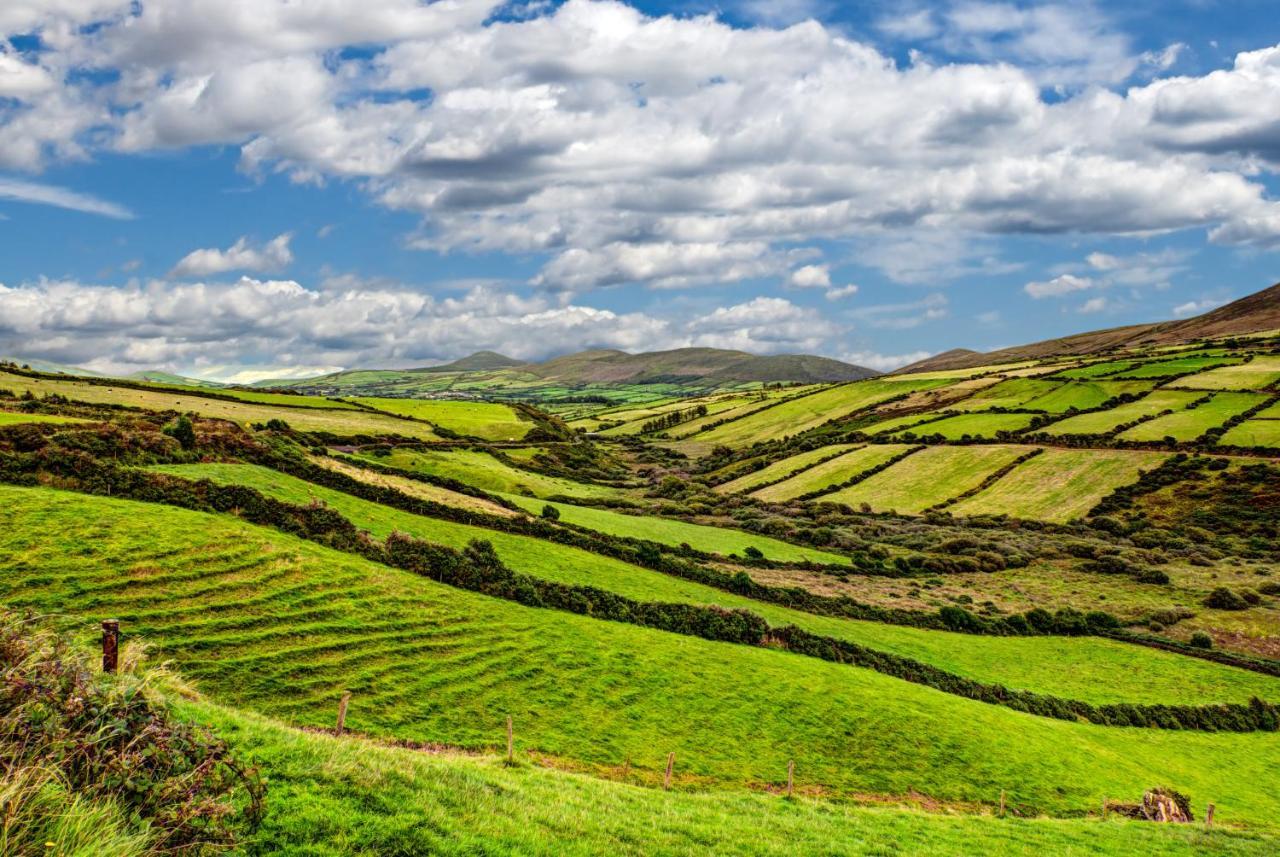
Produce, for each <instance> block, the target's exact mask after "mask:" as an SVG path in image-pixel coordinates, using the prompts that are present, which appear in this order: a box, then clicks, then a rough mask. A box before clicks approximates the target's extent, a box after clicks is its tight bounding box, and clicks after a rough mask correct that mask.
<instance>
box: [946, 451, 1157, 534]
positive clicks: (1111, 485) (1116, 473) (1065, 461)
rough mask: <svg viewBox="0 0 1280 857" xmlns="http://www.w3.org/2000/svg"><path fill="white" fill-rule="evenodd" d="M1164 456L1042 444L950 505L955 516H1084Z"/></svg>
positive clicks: (1052, 519) (1061, 520)
mask: <svg viewBox="0 0 1280 857" xmlns="http://www.w3.org/2000/svg"><path fill="white" fill-rule="evenodd" d="M1165 458H1167V456H1165V455H1164V454H1162V453H1153V452H1124V451H1120V450H1104V449H1046V450H1044V451H1043V452H1042V453H1040V454H1039V455H1037V456H1036V457H1035V458H1032V459H1030V460H1028V461H1024V462H1023V463H1022V464H1019V465H1018V466H1017V467H1015V468H1014V469H1013V470H1012V471H1011V472H1010V473H1008V474H1007V475H1005V476H1004V477H1002V478H1001V479H1000V480H999V481H997V482H996V483H995V484H994V485H991V486H989V487H988V488H986V489H984V490H982V491H980V492H979V493H977V494H975V495H974V496H972V497H970V498H968V499H966V500H962V501H960V502H959V503H957V504H956V505H954V506H952V507H951V509H950V511H951V512H952V514H955V515H1009V516H1011V517H1014V518H1027V519H1031V520H1037V521H1050V522H1052V523H1058V524H1062V523H1066V522H1067V521H1071V520H1074V519H1076V518H1082V517H1084V515H1085V514H1087V513H1088V511H1089V510H1090V509H1092V508H1093V507H1094V506H1096V505H1097V504H1098V502H1099V501H1100V500H1101V499H1102V498H1103V497H1105V496H1107V495H1108V494H1110V493H1111V492H1112V491H1114V490H1115V489H1117V488H1119V487H1120V486H1122V485H1128V484H1130V483H1132V482H1135V481H1137V479H1138V476H1139V475H1140V474H1141V472H1142V471H1143V470H1150V469H1153V468H1155V467H1156V466H1157V465H1159V464H1160V462H1161V461H1163V460H1164V459H1165Z"/></svg>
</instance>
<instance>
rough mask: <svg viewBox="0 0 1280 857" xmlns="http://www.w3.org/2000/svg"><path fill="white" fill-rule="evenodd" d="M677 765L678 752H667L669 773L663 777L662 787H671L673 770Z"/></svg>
mask: <svg viewBox="0 0 1280 857" xmlns="http://www.w3.org/2000/svg"><path fill="white" fill-rule="evenodd" d="M675 766H676V754H675V753H668V754H667V775H666V776H665V777H663V778H662V787H663V788H664V789H669V788H671V771H672V769H674V768H675Z"/></svg>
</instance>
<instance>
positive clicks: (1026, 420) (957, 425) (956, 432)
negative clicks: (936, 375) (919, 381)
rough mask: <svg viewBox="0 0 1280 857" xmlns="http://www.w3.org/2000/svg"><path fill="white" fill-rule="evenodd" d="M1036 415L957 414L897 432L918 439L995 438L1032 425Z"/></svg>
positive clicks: (900, 435)
mask: <svg viewBox="0 0 1280 857" xmlns="http://www.w3.org/2000/svg"><path fill="white" fill-rule="evenodd" d="M1033 419H1035V414H987V413H976V414H957V415H955V416H954V417H946V418H945V419H941V420H937V421H936V422H931V423H925V424H924V425H922V426H920V427H919V428H916V429H903V430H902V431H900V432H896V434H897V435H898V436H899V437H904V436H906V435H907V434H914V435H916V436H917V437H932V436H933V435H936V434H938V435H942V436H943V437H944V438H946V439H947V440H960V439H961V438H963V437H964V436H965V435H968V436H969V437H995V436H996V434H997V433H998V432H1002V431H1018V430H1020V429H1024V428H1026V427H1027V426H1029V425H1031V421H1032V420H1033Z"/></svg>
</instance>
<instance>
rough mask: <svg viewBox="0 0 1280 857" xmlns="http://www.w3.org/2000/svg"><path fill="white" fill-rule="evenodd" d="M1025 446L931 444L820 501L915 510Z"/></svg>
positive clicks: (966, 485) (954, 492) (982, 475)
mask: <svg viewBox="0 0 1280 857" xmlns="http://www.w3.org/2000/svg"><path fill="white" fill-rule="evenodd" d="M1028 449H1030V447H1026V446H1005V445H998V446H997V445H992V446H931V447H928V448H926V449H922V450H920V451H919V452H916V453H912V454H911V455H908V456H907V457H906V458H904V459H903V460H902V461H900V462H898V463H897V464H895V465H893V466H892V467H890V468H888V469H887V470H882V471H880V472H879V473H877V474H875V475H874V476H871V477H868V478H867V479H864V480H863V481H861V482H859V483H857V484H856V485H851V486H850V487H848V488H844V489H842V490H840V491H837V492H835V493H833V494H827V495H824V496H823V497H822V498H820V499H821V500H822V501H824V502H829V503H844V504H846V505H849V506H853V507H855V508H857V507H858V506H861V505H862V504H863V503H866V504H867V505H869V506H870V507H871V508H872V510H873V511H876V512H888V511H894V512H898V513H899V514H906V515H915V514H919V513H920V512H923V511H924V510H925V509H928V508H929V507H931V506H936V505H937V504H939V503H943V502H946V501H947V500H950V499H951V498H952V497H956V496H959V495H960V494H963V493H964V492H965V491H968V490H970V489H972V488H976V487H977V486H978V485H980V484H982V480H984V479H986V478H987V476H988V475H990V474H992V473H994V472H995V471H997V470H999V469H1000V468H1001V467H1004V466H1005V465H1007V464H1010V463H1011V462H1013V461H1014V460H1015V459H1016V458H1017V457H1018V456H1020V455H1024V454H1026V452H1027V451H1028Z"/></svg>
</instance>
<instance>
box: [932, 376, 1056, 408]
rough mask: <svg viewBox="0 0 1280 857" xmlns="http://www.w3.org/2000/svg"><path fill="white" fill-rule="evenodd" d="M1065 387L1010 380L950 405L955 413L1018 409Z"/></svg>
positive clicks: (1034, 380) (1037, 380)
mask: <svg viewBox="0 0 1280 857" xmlns="http://www.w3.org/2000/svg"><path fill="white" fill-rule="evenodd" d="M1063 386H1065V384H1064V383H1063V382H1062V381H1053V380H1047V379H1041V378H1010V379H1008V380H1005V381H1001V382H1000V383H999V384H996V385H994V386H992V387H986V388H984V389H981V390H979V391H978V392H976V393H974V394H973V395H972V396H970V397H969V398H967V399H965V400H964V401H962V402H957V403H955V404H954V405H951V406H950V407H951V409H952V410H956V411H985V410H987V409H988V408H1020V407H1022V404H1023V402H1029V401H1031V400H1032V399H1036V398H1039V397H1040V396H1045V395H1048V394H1050V393H1052V392H1053V391H1054V390H1057V389H1058V388H1060V387H1063Z"/></svg>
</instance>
